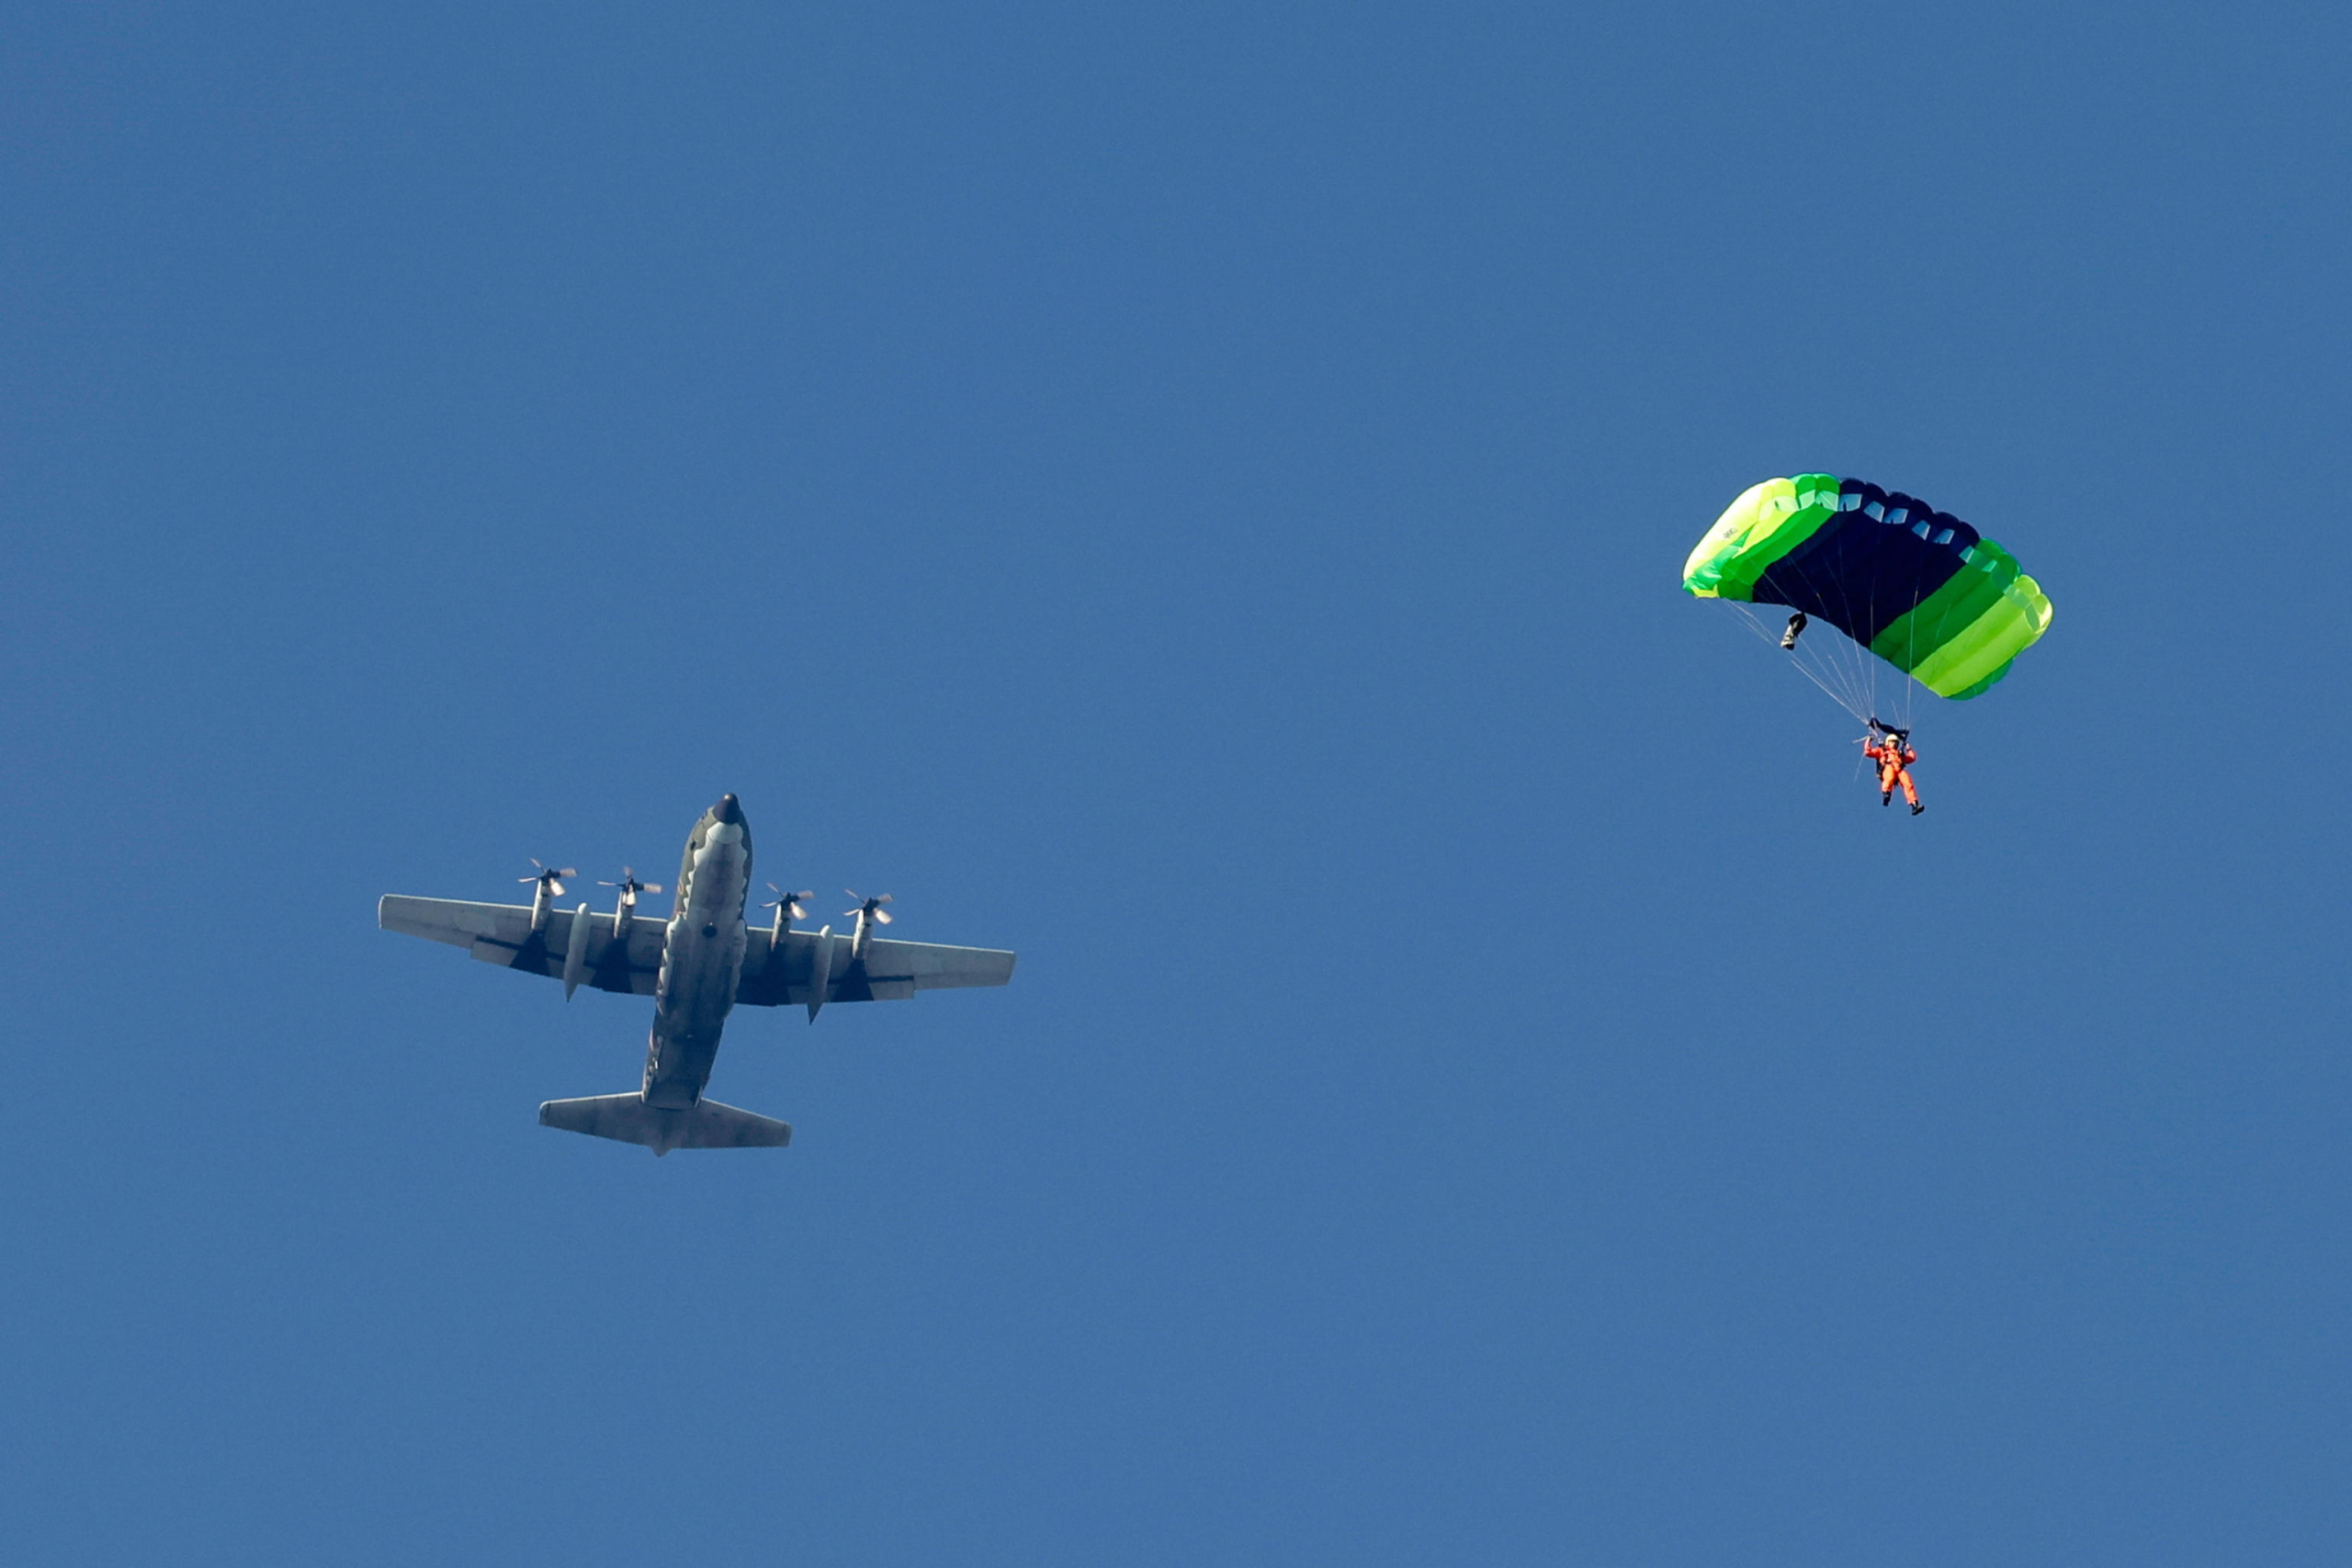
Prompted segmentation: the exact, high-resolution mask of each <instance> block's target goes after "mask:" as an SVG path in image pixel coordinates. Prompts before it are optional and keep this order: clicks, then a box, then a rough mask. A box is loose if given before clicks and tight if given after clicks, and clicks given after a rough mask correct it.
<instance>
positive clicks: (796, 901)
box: [760, 882, 817, 920]
mask: <svg viewBox="0 0 2352 1568" xmlns="http://www.w3.org/2000/svg"><path fill="white" fill-rule="evenodd" d="M768 891H769V892H771V893H773V894H775V897H773V898H771V899H769V900H768V901H767V902H766V903H764V904H763V905H761V906H760V908H763V909H774V908H782V909H783V910H784V918H785V919H787V920H805V919H808V918H809V911H808V909H807V908H804V907H803V902H802V901H803V900H805V899H809V898H814V897H816V896H817V895H816V894H815V893H814V892H812V891H810V890H809V889H808V888H806V887H804V888H802V889H801V890H800V891H799V892H797V893H786V891H785V890H784V889H783V888H781V887H778V886H776V885H775V883H773V882H771V883H769V884H768Z"/></svg>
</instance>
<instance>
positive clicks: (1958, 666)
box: [1682, 474, 2051, 716]
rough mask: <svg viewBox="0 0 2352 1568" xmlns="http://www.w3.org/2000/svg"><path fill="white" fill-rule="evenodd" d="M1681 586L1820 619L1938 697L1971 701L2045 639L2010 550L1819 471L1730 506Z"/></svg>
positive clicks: (1930, 512) (2039, 607)
mask: <svg viewBox="0 0 2352 1568" xmlns="http://www.w3.org/2000/svg"><path fill="white" fill-rule="evenodd" d="M1682 587H1683V591H1684V592H1688V593H1691V594H1695V595H1697V596H1698V597H1699V598H1702V599H1731V600H1738V601H1745V602H1747V603H1749V604H1785V605H1787V606H1788V607H1789V608H1790V609H1792V610H1796V611H1802V612H1803V613H1804V615H1807V616H1809V617H1811V618H1813V619H1815V620H1823V621H1827V622H1828V623H1829V624H1830V625H1831V626H1836V627H1837V628H1838V630H1839V631H1841V632H1844V633H1845V634H1846V635H1847V636H1848V637H1851V638H1852V639H1853V640H1854V642H1855V643H1856V644H1857V645H1859V646H1860V647H1861V648H1864V649H1869V650H1870V652H1871V653H1872V654H1875V655H1876V656H1877V657H1878V658H1880V659H1882V660H1885V661H1886V662H1887V663H1889V664H1892V665H1893V666H1894V668H1896V669H1897V670H1900V671H1903V672H1904V673H1905V674H1907V675H1909V676H1911V677H1912V678H1913V679H1914V680H1916V681H1917V682H1919V683H1920V684H1921V685H1923V686H1925V687H1927V688H1928V690H1929V691H1931V692H1933V693H1935V694H1937V695H1938V696H1939V697H1954V698H1959V697H1973V696H1974V695H1976V694H1978V693H1979V692H1982V691H1984V690H1985V688H1986V687H1988V686H1990V685H1992V684H1993V683H1994V682H1996V681H1998V680H1999V679H2000V678H2001V677H2002V676H2004V675H2006V674H2007V673H2008V672H2009V665H2010V664H2011V663H2012V662H2013V661H2015V660H2016V659H2017V656H2018V654H2020V653H2023V652H2024V651H2025V650H2026V649H2029V648H2030V647H2032V646H2033V644H2034V643H2035V641H2036V640H2038V639H2039V638H2040V637H2041V634H2042V633H2043V632H2046V631H2048V630H2049V629H2050V614H2051V612H2050V601H2049V599H2047V598H2046V597H2044V596H2043V594H2042V592H2041V584H2040V583H2038V582H2036V581H2034V580H2033V579H2032V578H2030V577H2028V576H2026V575H2025V573H2024V572H2022V571H2021V570H2018V561H2017V558H2016V557H2015V556H2013V555H2011V554H2009V552H2008V551H2007V550H2005V549H2003V548H2002V547H2000V546H1998V545H1996V544H1995V543H1994V542H1993V541H1992V540H1990V539H1988V538H1985V536H1983V535H1981V534H1979V533H1977V531H1976V530H1975V529H1973V528H1972V527H1970V526H1969V525H1967V524H1965V523H1963V522H1962V521H1961V520H1960V519H1959V518H1957V517H1953V516H1951V515H1949V514H1948V513H1941V512H1938V511H1937V510H1936V509H1935V508H1933V507H1931V506H1929V505H1928V503H1927V502H1924V501H1920V500H1917V498H1915V497H1912V496H1907V495H1905V494H1903V493H1902V492H1900V491H1885V490H1881V489H1880V488H1879V487H1878V486H1876V485H1874V484H1869V483H1866V482H1865V481H1863V480H1861V479H1838V477H1836V476H1835V475H1831V474H1799V475H1798V476H1797V477H1796V478H1794V479H1766V480H1765V481H1764V482H1763V483H1762V484H1760V485H1758V486H1756V487H1755V488H1754V489H1752V490H1750V491H1747V492H1746V493H1745V494H1743V495H1742V496H1741V497H1740V498H1739V499H1738V500H1737V501H1735V502H1732V503H1731V506H1730V508H1729V509H1728V510H1726V511H1725V512H1724V514H1723V515H1722V516H1721V517H1719V518H1717V519H1716V520H1715V525H1714V526H1713V527H1712V528H1710V529H1708V530H1707V534H1706V536H1705V537H1704V538H1702V539H1701V540H1700V541H1699V547H1698V548H1696V549H1694V550H1692V551H1691V558H1690V559H1689V560H1688V561H1686V562H1684V563H1683V567H1682ZM1815 678H1816V679H1819V677H1818V676H1816V677H1815ZM1824 689H1825V690H1826V689H1827V687H1826V686H1825V688H1824ZM1831 695H1833V696H1836V697H1837V698H1838V701H1839V702H1841V703H1845V704H1846V705H1848V706H1849V707H1859V706H1860V705H1866V704H1867V702H1868V700H1869V699H1868V696H1867V695H1866V694H1865V695H1859V696H1857V697H1855V699H1854V700H1852V701H1849V697H1848V696H1847V695H1841V694H1838V692H1835V691H1833V692H1832V693H1831ZM1857 716H1862V715H1861V714H1860V713H1858V714H1857Z"/></svg>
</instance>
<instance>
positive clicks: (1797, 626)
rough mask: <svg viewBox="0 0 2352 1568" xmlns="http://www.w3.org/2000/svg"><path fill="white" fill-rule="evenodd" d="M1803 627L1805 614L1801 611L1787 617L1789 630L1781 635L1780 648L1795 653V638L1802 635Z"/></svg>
mask: <svg viewBox="0 0 2352 1568" xmlns="http://www.w3.org/2000/svg"><path fill="white" fill-rule="evenodd" d="M1804 625H1805V613H1804V611H1803V610H1799V611H1798V612H1797V613H1796V614H1795V615H1791V616H1790V617H1789V629H1788V630H1787V631H1784V632H1782V633H1781V647H1782V648H1785V649H1789V650H1790V651H1791V652H1792V653H1793V652H1794V651H1796V646H1797V638H1798V637H1801V636H1803V635H1804Z"/></svg>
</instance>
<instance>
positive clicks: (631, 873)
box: [596, 865, 662, 905]
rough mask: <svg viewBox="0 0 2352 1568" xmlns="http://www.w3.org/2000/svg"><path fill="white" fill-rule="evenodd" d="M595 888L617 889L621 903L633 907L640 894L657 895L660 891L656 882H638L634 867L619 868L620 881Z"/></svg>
mask: <svg viewBox="0 0 2352 1568" xmlns="http://www.w3.org/2000/svg"><path fill="white" fill-rule="evenodd" d="M596 886H599V887H617V888H619V889H620V890H621V902H622V903H624V904H629V905H634V904H635V903H636V902H637V896H638V895H639V894H640V893H659V892H661V891H662V885H661V884H660V883H658V882H639V880H638V879H637V868H636V867H635V866H628V865H625V866H623V867H621V879H620V880H619V881H618V882H599V883H597V884H596Z"/></svg>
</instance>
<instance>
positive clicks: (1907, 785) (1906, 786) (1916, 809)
mask: <svg viewBox="0 0 2352 1568" xmlns="http://www.w3.org/2000/svg"><path fill="white" fill-rule="evenodd" d="M1896 777H1898V778H1900V779H1901V780H1902V781H1903V804H1904V805H1905V806H1907V807H1910V808H1911V815H1912V816H1914V817H1917V816H1918V815H1919V813H1920V812H1922V811H1924V810H1926V809H1927V807H1924V806H1921V805H1920V804H1919V792H1918V790H1917V788H1915V787H1914V786H1913V784H1912V783H1911V770H1910V769H1908V768H1905V769H1904V770H1903V771H1902V773H1898V774H1897V775H1896Z"/></svg>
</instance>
